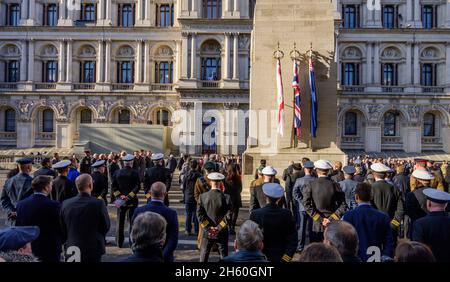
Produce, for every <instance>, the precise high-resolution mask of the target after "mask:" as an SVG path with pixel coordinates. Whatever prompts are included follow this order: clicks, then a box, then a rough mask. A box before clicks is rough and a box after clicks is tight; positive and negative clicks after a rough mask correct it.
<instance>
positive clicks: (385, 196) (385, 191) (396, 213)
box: [370, 163, 404, 244]
mask: <svg viewBox="0 0 450 282" xmlns="http://www.w3.org/2000/svg"><path fill="white" fill-rule="evenodd" d="M370 169H371V170H372V174H373V176H374V179H375V182H374V183H373V184H372V205H373V206H374V207H375V208H376V209H378V210H380V211H382V212H385V213H387V214H388V215H389V217H390V219H391V227H392V231H393V234H392V237H393V238H394V243H395V244H396V242H397V237H398V231H399V227H400V223H401V222H402V220H403V216H404V203H403V199H402V195H401V193H400V191H399V190H398V189H396V188H395V187H394V186H393V185H391V184H389V183H387V182H386V180H385V175H386V173H387V172H389V171H390V170H391V168H390V167H388V166H386V165H384V164H382V163H374V164H373V165H371V166H370Z"/></svg>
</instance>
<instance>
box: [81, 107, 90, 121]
mask: <svg viewBox="0 0 450 282" xmlns="http://www.w3.org/2000/svg"><path fill="white" fill-rule="evenodd" d="M80 123H82V124H86V123H92V111H91V110H89V109H83V110H81V112H80Z"/></svg>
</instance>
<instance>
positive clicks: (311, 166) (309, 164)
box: [303, 161, 314, 168]
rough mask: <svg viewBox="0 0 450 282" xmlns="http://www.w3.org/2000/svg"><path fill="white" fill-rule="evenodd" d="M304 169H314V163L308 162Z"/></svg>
mask: <svg viewBox="0 0 450 282" xmlns="http://www.w3.org/2000/svg"><path fill="white" fill-rule="evenodd" d="M303 167H305V168H314V163H313V162H312V161H306V162H305V163H304V164H303Z"/></svg>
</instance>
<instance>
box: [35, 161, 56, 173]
mask: <svg viewBox="0 0 450 282" xmlns="http://www.w3.org/2000/svg"><path fill="white" fill-rule="evenodd" d="M51 163H52V162H51V160H50V158H43V159H42V161H41V168H40V169H38V170H36V171H35V172H34V173H33V178H35V177H37V176H39V175H48V176H51V177H55V176H56V173H55V171H54V170H53V169H52V164H51Z"/></svg>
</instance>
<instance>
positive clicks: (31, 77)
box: [28, 40, 34, 83]
mask: <svg viewBox="0 0 450 282" xmlns="http://www.w3.org/2000/svg"><path fill="white" fill-rule="evenodd" d="M28 82H29V83H33V82H34V40H30V41H28Z"/></svg>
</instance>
